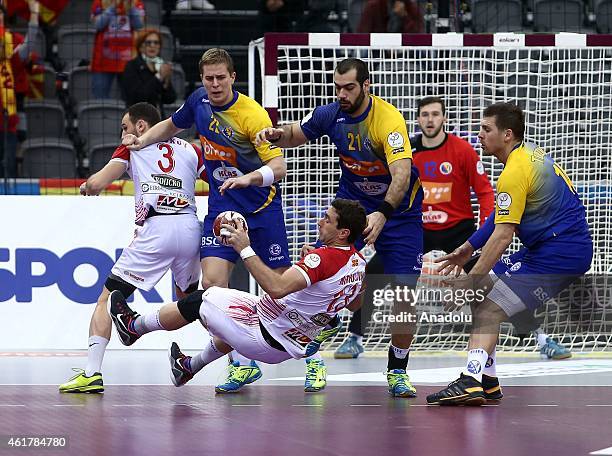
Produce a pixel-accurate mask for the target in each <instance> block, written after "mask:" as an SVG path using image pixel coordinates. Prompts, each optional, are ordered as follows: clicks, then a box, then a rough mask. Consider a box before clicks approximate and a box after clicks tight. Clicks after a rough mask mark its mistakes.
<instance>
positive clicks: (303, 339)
mask: <svg viewBox="0 0 612 456" xmlns="http://www.w3.org/2000/svg"><path fill="white" fill-rule="evenodd" d="M282 336H283V337H284V338H285V339H287V340H288V341H289V342H291V343H292V344H293V345H296V346H298V347H300V348H304V347H305V346H306V345H308V344H309V343H310V342H311V339H310V338H309V337H308V336H306V335H305V334H302V333H301V332H300V331H299V330H297V329H296V328H291V329H288V330H287V331H285V332H284V333H283V334H282Z"/></svg>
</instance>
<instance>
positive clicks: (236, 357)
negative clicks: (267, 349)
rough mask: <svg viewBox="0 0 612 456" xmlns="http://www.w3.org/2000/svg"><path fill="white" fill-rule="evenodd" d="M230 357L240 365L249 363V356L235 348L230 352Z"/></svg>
mask: <svg viewBox="0 0 612 456" xmlns="http://www.w3.org/2000/svg"><path fill="white" fill-rule="evenodd" d="M230 358H231V359H232V361H238V362H239V363H240V365H241V366H248V365H249V364H251V360H250V359H249V358H246V357H244V356H242V355H241V354H240V353H238V352H237V351H236V350H234V351H233V352H232V353H230Z"/></svg>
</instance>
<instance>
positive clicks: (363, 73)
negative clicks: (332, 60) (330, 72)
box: [336, 58, 370, 85]
mask: <svg viewBox="0 0 612 456" xmlns="http://www.w3.org/2000/svg"><path fill="white" fill-rule="evenodd" d="M353 69H354V70H357V82H359V85H363V83H364V82H365V80H366V79H370V72H369V71H368V66H367V65H366V64H365V62H364V61H363V60H360V59H353V58H351V59H344V60H342V61H341V62H340V63H339V64H338V65H337V66H336V73H338V74H345V73H348V72H349V71H351V70H353Z"/></svg>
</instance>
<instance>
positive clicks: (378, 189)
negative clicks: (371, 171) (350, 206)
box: [353, 180, 389, 195]
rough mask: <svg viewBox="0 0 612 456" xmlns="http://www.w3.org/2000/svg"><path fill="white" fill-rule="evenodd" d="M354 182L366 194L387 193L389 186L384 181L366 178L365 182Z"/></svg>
mask: <svg viewBox="0 0 612 456" xmlns="http://www.w3.org/2000/svg"><path fill="white" fill-rule="evenodd" d="M353 183H354V184H355V186H356V187H357V188H359V190H361V191H362V192H363V193H365V194H366V195H382V194H383V193H386V191H387V189H388V188H389V186H388V185H387V184H385V183H383V182H370V181H367V180H365V181H363V182H353Z"/></svg>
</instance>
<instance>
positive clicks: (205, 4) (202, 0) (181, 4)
mask: <svg viewBox="0 0 612 456" xmlns="http://www.w3.org/2000/svg"><path fill="white" fill-rule="evenodd" d="M176 9H177V10H188V9H199V10H214V9H215V5H213V4H212V3H210V2H209V1H208V0H178V1H177V2H176Z"/></svg>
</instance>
